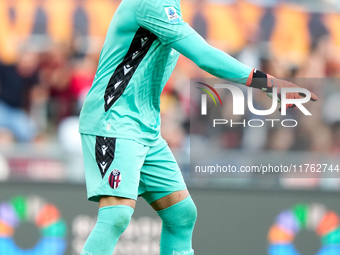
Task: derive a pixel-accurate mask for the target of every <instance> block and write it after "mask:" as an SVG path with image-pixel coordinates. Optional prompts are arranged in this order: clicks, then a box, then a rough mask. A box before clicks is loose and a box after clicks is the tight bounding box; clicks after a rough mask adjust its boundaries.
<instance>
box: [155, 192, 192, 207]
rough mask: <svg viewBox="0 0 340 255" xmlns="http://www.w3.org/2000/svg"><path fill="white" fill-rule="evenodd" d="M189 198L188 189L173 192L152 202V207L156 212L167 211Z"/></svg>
mask: <svg viewBox="0 0 340 255" xmlns="http://www.w3.org/2000/svg"><path fill="white" fill-rule="evenodd" d="M188 196H189V191H188V190H187V189H185V190H180V191H175V192H172V193H170V194H168V195H166V196H164V197H162V198H160V199H157V200H156V201H154V202H152V203H151V204H150V205H151V207H152V208H153V209H154V210H155V211H160V210H163V209H166V208H168V207H170V206H172V205H174V204H177V203H178V202H180V201H182V200H183V199H185V198H187V197H188Z"/></svg>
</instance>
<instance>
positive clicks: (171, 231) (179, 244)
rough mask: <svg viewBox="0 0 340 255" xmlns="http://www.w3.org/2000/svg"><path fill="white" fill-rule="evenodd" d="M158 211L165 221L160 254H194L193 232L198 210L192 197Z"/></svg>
mask: <svg viewBox="0 0 340 255" xmlns="http://www.w3.org/2000/svg"><path fill="white" fill-rule="evenodd" d="M157 213H158V215H159V216H160V217H161V219H162V221H163V225H162V233H161V247H160V248H161V252H160V255H181V254H185V255H193V254H194V250H193V249H192V232H193V229H194V225H195V222H196V217H197V210H196V206H195V204H194V202H193V201H192V199H191V197H190V196H189V197H187V198H185V199H184V200H182V201H180V202H178V203H177V204H174V205H172V206H170V207H168V208H166V209H164V210H161V211H158V212H157Z"/></svg>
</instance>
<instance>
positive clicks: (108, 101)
mask: <svg viewBox="0 0 340 255" xmlns="http://www.w3.org/2000/svg"><path fill="white" fill-rule="evenodd" d="M114 98H115V96H114V95H110V96H109V97H108V98H107V101H106V103H107V104H110V103H111V101H112V100H113V99H114Z"/></svg>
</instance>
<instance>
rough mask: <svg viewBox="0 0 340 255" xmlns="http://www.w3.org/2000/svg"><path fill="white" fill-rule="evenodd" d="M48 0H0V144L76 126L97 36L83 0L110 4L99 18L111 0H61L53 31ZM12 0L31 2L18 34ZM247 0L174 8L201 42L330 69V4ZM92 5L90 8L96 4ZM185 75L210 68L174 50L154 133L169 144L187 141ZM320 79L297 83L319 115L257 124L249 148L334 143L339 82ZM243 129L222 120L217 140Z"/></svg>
mask: <svg viewBox="0 0 340 255" xmlns="http://www.w3.org/2000/svg"><path fill="white" fill-rule="evenodd" d="M54 1H55V3H56V2H58V0H16V1H13V0H4V1H1V2H2V3H1V6H0V10H1V13H2V14H4V15H5V17H6V21H7V23H8V24H7V30H6V31H7V32H6V33H7V34H6V33H5V32H3V31H5V30H4V28H3V26H4V23H2V25H0V33H5V34H2V36H1V38H2V39H1V40H0V46H1V45H5V44H6V45H7V46H6V47H7V48H8V49H11V50H8V51H6V52H4V51H2V52H0V144H1V145H2V146H4V145H8V144H13V143H51V142H56V141H58V139H61V140H63V142H65V143H68V142H72V139H67V138H68V137H71V136H72V135H68V132H69V130H72V131H74V130H76V129H77V116H78V114H79V111H80V109H81V105H82V102H83V100H84V98H85V96H86V94H87V92H88V91H89V89H90V87H91V83H92V80H93V77H94V75H95V72H96V67H97V62H98V58H99V53H100V49H101V45H102V43H103V40H104V34H103V32H102V33H101V34H100V35H98V34H97V35H94V34H93V27H94V26H93V25H91V20H92V19H93V15H92V14H91V13H90V12H89V6H93V7H95V6H96V2H98V5H102V8H103V6H105V4H104V3H106V4H108V5H110V6H111V5H112V8H113V9H112V11H111V10H106V14H105V15H106V16H105V17H106V19H105V22H102V23H103V24H106V25H107V24H108V23H109V22H110V18H111V16H112V15H113V13H114V10H115V9H114V8H116V7H117V6H118V4H119V1H110V0H107V1H106V0H100V1H98V0H97V1H91V0H87V1H86V0H74V1H69V0H68V2H72V8H71V10H67V11H66V10H65V9H62V12H67V13H69V14H70V15H71V17H72V18H71V19H70V20H71V22H70V23H69V24H68V27H67V30H69V31H70V32H69V36H59V37H58V35H59V34H58V31H59V32H60V33H61V34H63V33H65V31H64V30H62V29H61V30H60V29H59V30H58V28H54V27H53V26H51V25H49V22H52V21H51V20H53V19H54V20H56V18H55V16H56V15H55V13H54V14H53V15H54V16H53V15H52V14H51V12H49V10H50V9H51V7H49V8H47V7H46V6H48V4H51V2H54ZM21 2H25V4H28V3H29V2H32V3H34V4H32V6H33V7H34V8H33V7H31V14H30V15H31V22H30V24H31V26H30V29H28V30H26V32H25V36H24V37H20V36H17V37H15V34H14V35H13V33H10V30H11V29H8V28H11V24H12V26H13V29H14V27H16V28H17V26H18V24H19V25H20V20H21V19H20V17H19V14H20V8H19V6H20V4H22V3H21ZM62 2H63V1H61V0H60V2H59V3H58V4H61V3H62ZM220 2H221V1H220ZM253 2H254V1H250V2H248V1H245V0H243V1H241V0H240V1H228V4H225V3H216V2H210V1H205V0H196V1H185V0H182V12H183V17H184V19H185V20H186V21H187V22H188V23H189V24H190V25H191V26H192V27H193V28H194V29H195V30H196V31H198V32H199V33H200V34H201V35H202V36H203V37H204V38H205V39H206V40H207V41H208V42H209V43H211V44H212V45H213V46H216V47H218V48H220V49H222V50H225V51H226V52H228V53H229V54H231V55H232V56H234V57H236V58H237V59H239V60H240V61H241V62H243V63H245V64H247V65H249V66H251V67H255V68H258V69H260V70H262V71H264V72H267V73H270V74H271V75H273V76H276V77H280V78H339V76H340V33H339V32H338V31H337V30H338V29H336V28H338V26H337V25H336V24H340V13H336V12H331V13H329V12H311V11H310V10H308V9H306V7H303V6H299V5H293V4H290V3H286V2H285V1H269V2H270V4H267V5H266V4H262V5H259V4H257V3H253ZM256 2H261V1H256ZM265 2H268V1H264V3H265ZM65 3H66V2H65ZM59 7H60V6H59ZM60 8H61V7H60ZM92 9H93V10H99V7H98V8H97V7H96V8H92ZM106 9H107V8H106ZM55 11H58V9H57V8H55ZM59 11H60V10H59ZM110 14H111V15H110ZM99 15H100V13H99ZM2 17H4V16H2ZM18 22H19V23H18ZM22 25H24V24H22ZM103 26H104V27H105V25H103ZM334 26H335V28H334ZM51 27H52V28H51ZM102 30H103V31H105V29H102ZM15 31H18V30H15ZM91 31H92V32H91ZM18 33H19V32H18ZM22 33H24V32H22ZM4 35H6V36H4ZM14 37H15V38H16V40H15V39H13V38H14ZM18 38H19V39H18ZM60 38H62V39H60ZM65 38H66V39H65ZM14 42H15V43H14ZM13 47H14V50H13ZM13 52H14V53H13ZM192 77H205V78H208V77H211V76H210V75H209V74H207V73H205V72H203V71H201V70H200V69H199V68H198V67H196V66H195V65H194V64H193V63H192V62H191V61H190V60H188V59H186V58H184V57H183V56H181V57H180V59H179V62H178V65H177V67H176V69H175V71H174V73H173V75H172V76H171V78H170V80H169V82H168V83H167V85H166V87H165V89H164V92H163V94H162V98H161V109H162V135H163V137H164V138H165V139H166V140H167V141H168V143H169V145H170V146H171V147H172V148H174V149H181V148H184V147H186V146H188V140H189V132H190V125H189V123H190V118H189V116H190V86H189V84H190V78H192ZM323 84H324V82H315V83H313V84H312V85H310V87H308V86H309V85H308V84H307V87H308V88H310V89H311V90H313V92H315V93H316V94H317V95H318V96H319V102H320V103H317V104H314V105H313V106H311V107H314V108H315V109H314V111H315V112H317V113H318V114H319V116H317V117H315V118H313V121H303V119H301V122H300V123H301V125H299V127H298V128H296V129H291V130H285V129H282V128H273V129H269V130H266V131H265V133H264V134H262V135H263V140H262V142H261V143H258V144H256V146H255V148H256V149H261V150H266V149H270V150H279V151H280V150H286V151H290V150H307V151H316V152H323V153H324V152H326V153H327V152H339V151H340V110H339V109H340V107H339V106H340V105H339V102H340V85H339V83H336V82H335V83H332V85H329V86H323ZM334 84H335V85H334ZM336 84H338V85H336ZM257 100H258V102H259V103H261V102H262V101H263V100H265V99H264V98H263V97H261V96H259V97H258V98H257ZM297 118H299V116H297ZM63 137H66V139H62V138H63ZM249 137H251V136H250V135H249V134H247V133H246V132H245V129H237V130H234V129H230V130H226V131H225V139H226V142H225V145H224V146H225V148H232V149H240V148H247V146H248V145H249V144H254V143H249V142H247V139H248V140H249V139H251V138H249ZM247 144H248V145H247ZM248 147H249V146H248Z"/></svg>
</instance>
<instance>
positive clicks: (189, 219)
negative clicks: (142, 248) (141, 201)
mask: <svg viewBox="0 0 340 255" xmlns="http://www.w3.org/2000/svg"><path fill="white" fill-rule="evenodd" d="M157 213H158V215H159V216H160V217H161V219H162V221H163V224H164V225H168V226H173V225H177V226H178V225H186V226H192V227H193V226H194V225H195V222H196V219H197V208H196V205H195V203H194V201H193V200H192V198H191V197H190V196H189V197H187V198H185V199H184V200H182V201H180V202H178V203H177V204H174V205H172V206H170V207H168V208H166V209H164V210H161V211H158V212H157Z"/></svg>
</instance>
